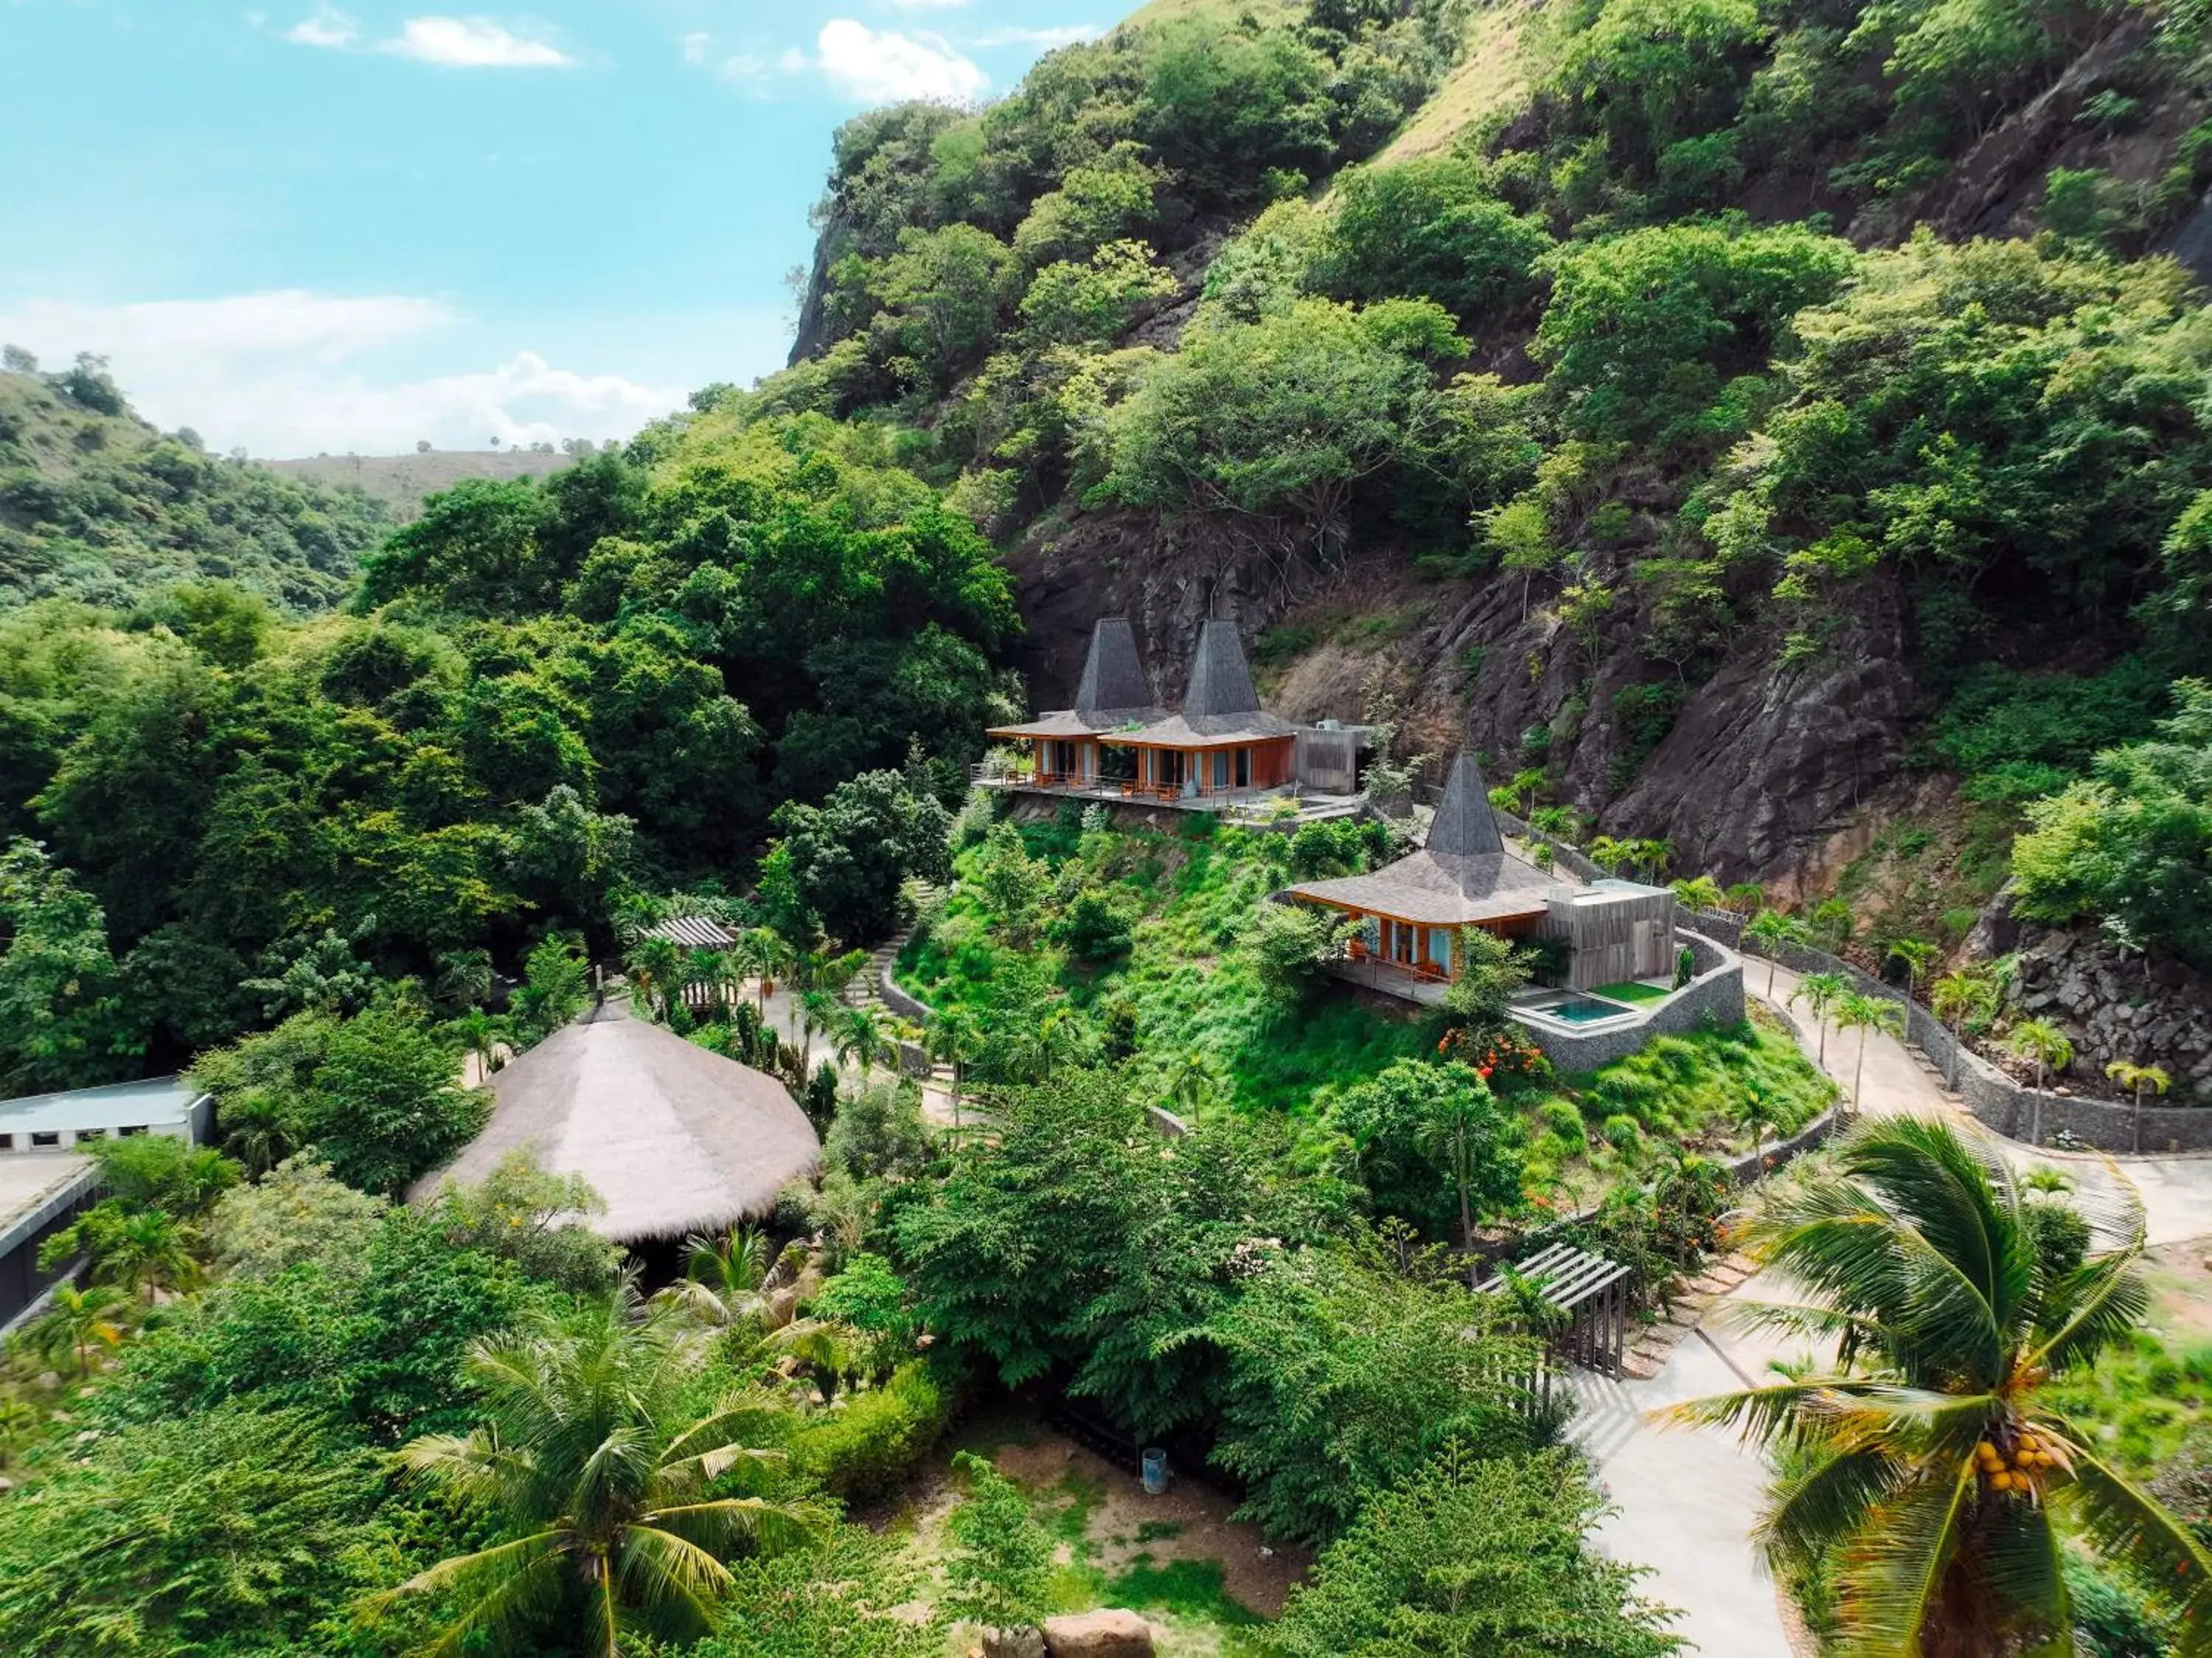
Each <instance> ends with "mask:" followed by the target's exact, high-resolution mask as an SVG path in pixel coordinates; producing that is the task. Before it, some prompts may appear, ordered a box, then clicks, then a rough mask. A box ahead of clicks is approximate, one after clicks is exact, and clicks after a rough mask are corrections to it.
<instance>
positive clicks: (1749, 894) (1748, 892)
mask: <svg viewBox="0 0 2212 1658" xmlns="http://www.w3.org/2000/svg"><path fill="white" fill-rule="evenodd" d="M1721 897H1722V898H1723V899H1724V900H1725V901H1726V902H1727V905H1728V907H1729V909H1731V910H1733V911H1735V913H1736V914H1738V915H1740V916H1747V915H1753V914H1755V913H1757V912H1758V911H1759V907H1760V906H1761V905H1764V904H1765V902H1766V888H1765V887H1762V886H1760V885H1759V883H1758V882H1757V881H1736V882H1735V884H1733V885H1732V886H1730V887H1727V888H1726V889H1725V890H1723V893H1721Z"/></svg>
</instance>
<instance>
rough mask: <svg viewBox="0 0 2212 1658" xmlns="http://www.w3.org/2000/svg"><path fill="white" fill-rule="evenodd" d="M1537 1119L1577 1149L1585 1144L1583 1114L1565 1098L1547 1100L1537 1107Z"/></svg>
mask: <svg viewBox="0 0 2212 1658" xmlns="http://www.w3.org/2000/svg"><path fill="white" fill-rule="evenodd" d="M1536 1119H1537V1121H1539V1122H1541V1124H1543V1125H1544V1126H1545V1128H1546V1129H1547V1130H1549V1131H1551V1132H1552V1133H1553V1134H1554V1135H1556V1136H1558V1137H1559V1138H1560V1139H1561V1140H1564V1141H1565V1142H1566V1143H1569V1144H1570V1145H1572V1146H1574V1147H1575V1148H1577V1149H1580V1148H1581V1147H1582V1144H1583V1114H1582V1112H1580V1111H1578V1110H1577V1109H1576V1108H1575V1106H1574V1105H1573V1103H1572V1102H1571V1101H1570V1100H1545V1101H1544V1103H1543V1104H1542V1105H1541V1106H1537V1107H1536Z"/></svg>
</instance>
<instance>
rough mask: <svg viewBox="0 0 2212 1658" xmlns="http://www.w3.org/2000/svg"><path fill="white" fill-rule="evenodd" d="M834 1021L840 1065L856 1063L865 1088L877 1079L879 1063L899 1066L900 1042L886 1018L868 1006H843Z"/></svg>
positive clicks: (833, 1031)
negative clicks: (884, 1062) (880, 1061)
mask: <svg viewBox="0 0 2212 1658" xmlns="http://www.w3.org/2000/svg"><path fill="white" fill-rule="evenodd" d="M835 1021H836V1022H835V1023H834V1024H833V1025H832V1026H831V1027H830V1028H831V1031H832V1033H833V1035H834V1037H835V1039H836V1051H837V1060H838V1063H839V1064H858V1065H859V1066H860V1083H861V1086H862V1087H866V1085H867V1083H868V1082H870V1081H871V1080H872V1078H873V1077H874V1076H875V1073H876V1064H877V1062H878V1061H879V1060H882V1061H887V1062H888V1063H889V1064H890V1065H892V1066H893V1067H894V1068H896V1066H897V1064H898V1062H899V1046H898V1043H897V1041H896V1039H894V1038H893V1036H892V1034H891V1031H890V1026H889V1024H888V1023H887V1022H886V1021H885V1020H884V1015H882V1014H880V1013H878V1012H877V1011H876V1010H875V1009H873V1008H872V1007H869V1006H867V1005H866V1003H863V1004H861V1005H860V1006H859V1007H852V1008H848V1007H844V1006H842V1005H840V1007H839V1008H838V1009H837V1012H836V1015H835Z"/></svg>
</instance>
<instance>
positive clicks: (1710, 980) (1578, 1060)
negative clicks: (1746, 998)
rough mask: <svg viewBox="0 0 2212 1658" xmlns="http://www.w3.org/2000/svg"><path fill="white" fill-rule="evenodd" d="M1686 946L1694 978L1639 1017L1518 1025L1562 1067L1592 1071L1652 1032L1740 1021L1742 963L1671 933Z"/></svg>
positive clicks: (1692, 936)
mask: <svg viewBox="0 0 2212 1658" xmlns="http://www.w3.org/2000/svg"><path fill="white" fill-rule="evenodd" d="M1675 936H1676V937H1678V938H1679V939H1680V940H1681V942H1683V943H1685V944H1686V945H1688V946H1689V947H1690V954H1691V957H1692V960H1694V962H1695V963H1696V966H1697V969H1698V972H1697V976H1696V977H1695V978H1692V979H1691V981H1690V982H1689V983H1688V984H1685V985H1684V986H1683V987H1682V988H1681V989H1680V990H1679V991H1675V992H1674V994H1673V995H1671V996H1669V997H1668V998H1667V999H1666V1000H1665V1001H1663V1002H1653V1003H1646V1004H1645V1005H1644V1008H1643V1009H1639V1010H1638V1011H1639V1013H1640V1015H1641V1016H1640V1017H1638V1018H1637V1019H1635V1020H1633V1021H1626V1020H1625V1021H1621V1022H1620V1023H1619V1024H1614V1025H1608V1026H1607V1027H1605V1028H1604V1029H1602V1030H1594V1031H1576V1032H1567V1031H1554V1030H1546V1029H1539V1028H1538V1027H1535V1026H1534V1025H1532V1024H1530V1023H1528V1021H1520V1022H1521V1028H1522V1031H1523V1032H1525V1033H1527V1035H1528V1038H1529V1039H1531V1040H1532V1041H1534V1043H1535V1045H1537V1046H1538V1047H1540V1048H1541V1049H1543V1051H1544V1054H1545V1057H1546V1058H1548V1059H1549V1060H1550V1061H1551V1062H1552V1064H1553V1065H1555V1066H1557V1067H1558V1068H1559V1070H1563V1071H1568V1072H1577V1071H1587V1070H1596V1069H1597V1068H1598V1067H1599V1066H1601V1065H1609V1064H1612V1063H1613V1061H1614V1060H1616V1059H1626V1058H1627V1057H1628V1056H1629V1055H1630V1054H1632V1053H1634V1052H1635V1051H1637V1050H1638V1049H1639V1048H1641V1047H1642V1046H1643V1045H1644V1044H1645V1043H1646V1042H1649V1041H1650V1039H1652V1038H1653V1037H1655V1036H1680V1035H1683V1034H1685V1033H1688V1032H1690V1031H1693V1030H1695V1029H1697V1028H1698V1027H1699V1026H1700V1025H1702V1024H1704V1023H1705V1018H1706V1015H1711V1017H1712V1020H1713V1022H1714V1023H1716V1024H1718V1025H1723V1026H1725V1025H1735V1024H1740V1023H1741V1022H1742V1020H1743V963H1742V962H1741V960H1739V959H1738V957H1737V956H1736V954H1735V951H1733V950H1731V949H1729V948H1728V947H1727V946H1726V945H1723V944H1717V943H1715V942H1713V941H1712V940H1711V939H1709V938H1705V937H1702V936H1699V935H1698V934H1696V933H1692V932H1687V931H1678V932H1677V933H1676V935H1675Z"/></svg>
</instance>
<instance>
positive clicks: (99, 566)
mask: <svg viewBox="0 0 2212 1658" xmlns="http://www.w3.org/2000/svg"><path fill="white" fill-rule="evenodd" d="M384 522H385V515H384V511H383V509H382V508H381V507H380V506H378V505H377V504H376V503H374V502H371V501H369V500H368V499H366V498H365V497H362V495H360V494H359V493H358V492H354V491H340V490H332V489H325V488H319V487H316V486H314V485H307V484H300V483H295V482H293V481H291V480H290V479H283V478H279V477H277V476H276V474H274V473H273V472H269V471H267V470H265V469H264V468H262V467H259V466H249V465H245V464H242V463H240V462H239V461H236V460H225V459H223V458H222V457H220V456H216V455H211V454H208V453H207V452H206V451H205V450H204V448H202V447H201V446H200V443H199V440H198V439H197V437H196V436H194V435H192V434H191V432H189V431H180V432H177V433H174V434H163V433H161V432H158V431H156V430H154V428H153V427H151V426H149V425H148V424H146V423H145V422H144V421H143V420H140V419H139V418H137V416H135V415H134V414H132V413H131V410H130V407H129V405H127V404H126V403H125V401H124V399H123V395H122V393H120V392H118V390H117V389H116V387H115V384H114V382H113V381H111V380H110V379H109V378H108V377H107V375H106V371H105V369H104V366H102V365H100V364H99V363H96V362H88V361H81V362H80V363H78V365H77V366H76V367H75V368H73V369H68V370H66V371H64V372H63V373H60V374H53V375H37V374H34V373H20V372H14V371H7V372H0V606H7V605H15V604H21V603H25V602H27V601H28V600H33V599H43V598H50V597H58V598H70V599H82V600H87V601H88V602H91V603H94V604H103V605H129V604H132V603H135V602H137V601H138V600H142V599H144V598H146V597H147V596H149V595H150V594H153V593H154V592H155V590H157V589H158V588H162V587H166V586H168V585H171V584H173V583H175V582H189V581H197V580H202V579H206V578H219V579H221V580H224V581H228V582H235V583H237V584H238V585H239V586H240V587H244V588H250V589H252V591H254V592H257V593H260V594H264V595H265V596H267V597H268V598H270V599H271V600H276V602H277V603H278V604H280V605H283V606H284V607H288V608H289V609H292V610H295V611H303V612H304V611H313V610H321V609H325V608H327V607H330V606H331V605H332V604H335V603H336V602H337V600H339V599H340V598H342V597H343V595H344V594H345V591H346V587H347V583H348V582H349V580H350V578H351V576H352V573H353V569H354V565H355V564H356V561H357V560H358V559H359V558H360V557H361V555H362V553H363V552H367V551H368V549H369V548H370V547H372V546H374V545H375V544H376V540H377V539H378V537H379V536H380V534H381V533H382V527H383V524H384Z"/></svg>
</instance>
